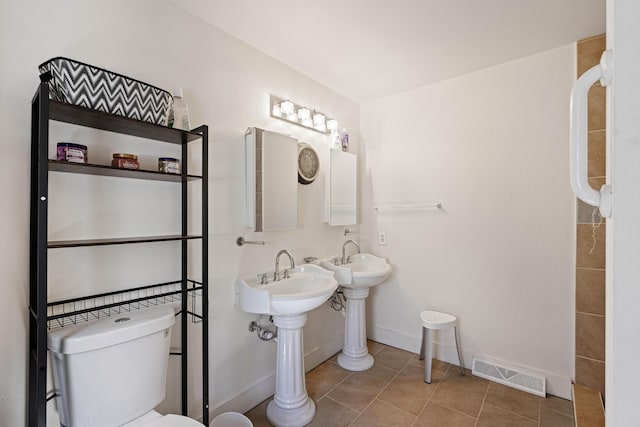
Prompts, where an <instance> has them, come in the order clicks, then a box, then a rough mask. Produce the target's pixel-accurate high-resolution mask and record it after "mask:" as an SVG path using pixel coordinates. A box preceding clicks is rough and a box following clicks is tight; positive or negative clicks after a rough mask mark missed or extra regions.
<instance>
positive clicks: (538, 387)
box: [473, 359, 547, 397]
mask: <svg viewBox="0 0 640 427" xmlns="http://www.w3.org/2000/svg"><path fill="white" fill-rule="evenodd" d="M473 375H476V376H478V377H481V378H485V379H488V380H490V381H495V382H497V383H500V384H504V385H506V386H509V387H513V388H517V389H518V390H522V391H526V392H527V393H532V394H535V395H537V396H541V397H545V396H546V392H547V387H546V384H547V379H546V377H544V376H542V375H535V374H531V373H528V372H527V373H525V372H521V371H517V370H515V369H514V368H512V367H509V368H507V367H504V366H500V363H496V362H490V361H488V360H481V359H473Z"/></svg>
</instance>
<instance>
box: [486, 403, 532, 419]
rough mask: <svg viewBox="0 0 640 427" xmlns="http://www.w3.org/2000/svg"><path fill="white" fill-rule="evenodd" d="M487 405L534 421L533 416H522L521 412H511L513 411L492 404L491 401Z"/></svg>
mask: <svg viewBox="0 0 640 427" xmlns="http://www.w3.org/2000/svg"><path fill="white" fill-rule="evenodd" d="M487 405H489V406H493V407H494V408H496V409H499V410H501V411H503V412H506V413H507V414H511V415H515V416H516V417H518V418H522V419H523V420H526V421H533V422H536V420H534V419H533V418H529V417H525V416H524V415H522V414H518V413H517V412H513V411H510V410H508V409H505V408H501V407H500V406H496V405H494V404H492V403H487ZM538 422H539V421H538Z"/></svg>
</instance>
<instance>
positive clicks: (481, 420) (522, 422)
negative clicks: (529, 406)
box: [476, 404, 538, 427]
mask: <svg viewBox="0 0 640 427" xmlns="http://www.w3.org/2000/svg"><path fill="white" fill-rule="evenodd" d="M476 427H538V423H537V422H535V421H533V420H530V419H528V418H524V417H521V416H519V415H516V414H513V413H511V412H507V411H504V410H502V409H500V408H496V407H495V406H492V405H488V404H485V405H483V406H482V411H481V412H480V416H479V417H478V423H477V424H476Z"/></svg>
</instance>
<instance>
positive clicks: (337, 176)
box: [329, 149, 358, 225]
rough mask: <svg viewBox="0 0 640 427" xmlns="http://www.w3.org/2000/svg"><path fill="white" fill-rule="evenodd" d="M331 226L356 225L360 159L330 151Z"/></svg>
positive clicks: (340, 152)
mask: <svg viewBox="0 0 640 427" xmlns="http://www.w3.org/2000/svg"><path fill="white" fill-rule="evenodd" d="M330 151H331V157H330V163H331V164H330V169H331V170H330V173H329V174H330V185H329V193H330V194H329V225H352V224H356V223H357V220H356V218H357V217H356V204H357V202H356V201H357V187H358V157H357V156H356V155H355V154H352V153H347V152H344V151H341V150H333V149H332V150H330Z"/></svg>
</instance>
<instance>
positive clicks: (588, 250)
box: [575, 35, 606, 395]
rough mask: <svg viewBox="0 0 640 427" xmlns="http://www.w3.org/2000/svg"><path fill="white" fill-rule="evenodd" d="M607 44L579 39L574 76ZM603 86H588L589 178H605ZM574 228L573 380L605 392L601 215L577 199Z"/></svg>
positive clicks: (599, 181)
mask: <svg viewBox="0 0 640 427" xmlns="http://www.w3.org/2000/svg"><path fill="white" fill-rule="evenodd" d="M605 48H606V39H605V36H604V35H601V36H596V37H592V38H588V39H584V40H581V41H579V42H578V47H577V49H578V52H577V60H578V67H577V71H578V76H580V75H582V74H583V73H584V72H585V71H587V70H588V69H589V68H591V67H593V66H594V65H596V64H598V62H599V61H600V56H601V55H602V52H603V51H604V50H605ZM605 118H606V104H605V89H604V88H603V87H602V86H600V84H599V83H596V84H595V85H593V87H592V88H591V90H590V92H589V181H590V183H591V186H592V187H593V188H597V189H599V188H600V187H601V186H602V185H604V183H605V177H606V162H605V155H606V153H605V135H606V120H605ZM577 203H578V206H577V233H576V241H577V243H576V244H577V246H576V366H575V367H576V373H575V382H576V384H580V385H585V386H587V387H591V388H593V389H596V390H598V391H600V392H601V393H602V394H603V395H604V357H605V341H604V334H605V321H604V319H605V317H604V316H605V227H606V225H605V221H604V220H603V219H602V218H601V217H600V215H599V212H598V211H597V210H595V211H594V208H593V207H591V206H589V205H587V204H585V203H583V202H582V201H580V200H578V201H577Z"/></svg>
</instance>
